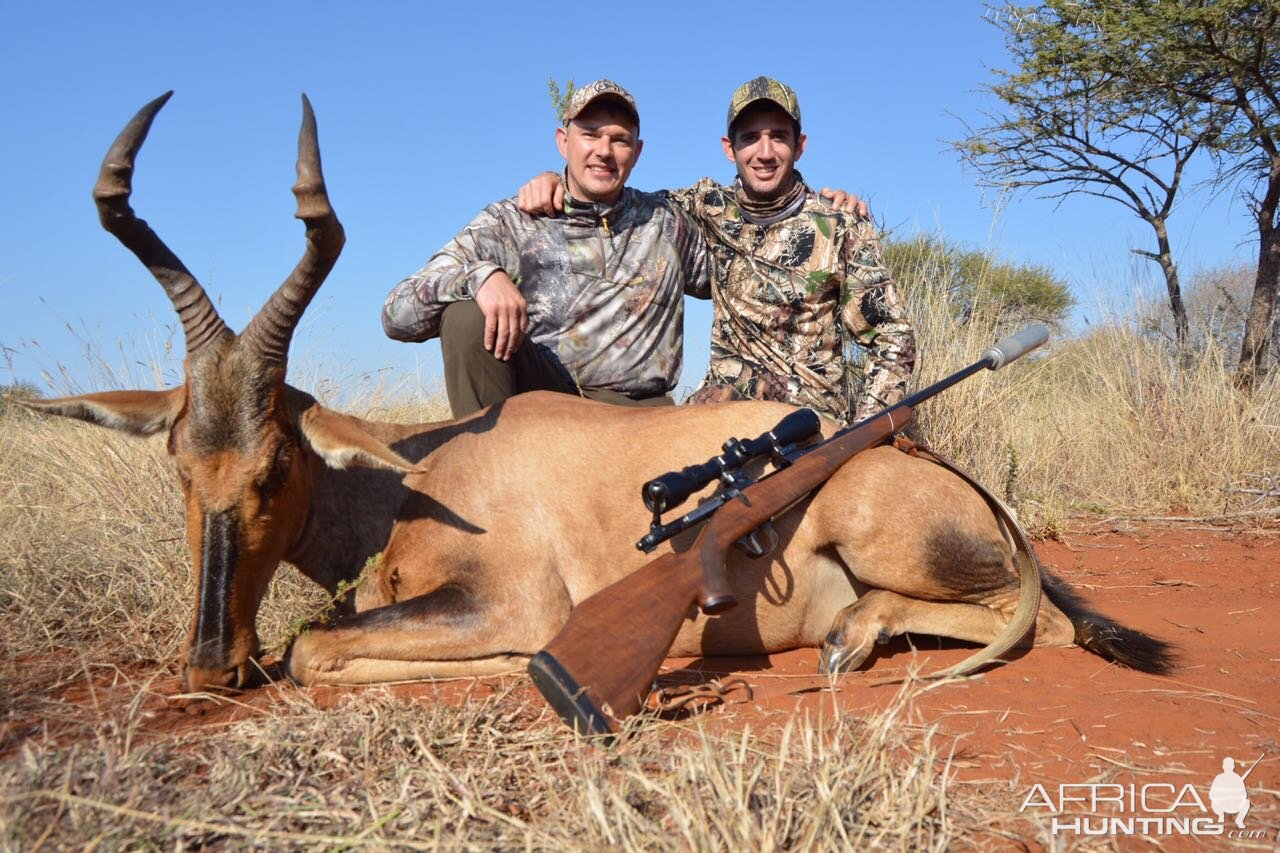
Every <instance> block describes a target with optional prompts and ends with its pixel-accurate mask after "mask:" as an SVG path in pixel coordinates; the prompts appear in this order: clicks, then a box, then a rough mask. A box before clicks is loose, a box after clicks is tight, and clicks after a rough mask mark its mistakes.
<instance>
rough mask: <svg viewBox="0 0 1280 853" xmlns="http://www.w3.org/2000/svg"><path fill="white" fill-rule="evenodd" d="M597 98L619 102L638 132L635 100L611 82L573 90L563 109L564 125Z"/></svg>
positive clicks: (604, 81)
mask: <svg viewBox="0 0 1280 853" xmlns="http://www.w3.org/2000/svg"><path fill="white" fill-rule="evenodd" d="M597 98H611V99H613V100H615V101H621V102H622V106H623V107H624V108H626V110H627V112H629V113H631V117H632V118H634V119H635V120H636V131H637V132H638V131H639V130H640V111H639V110H638V109H636V99H635V98H633V97H631V93H630V92H628V91H627V90H626V89H624V88H622V87H621V86H619V85H618V84H617V83H615V82H613V81H612V80H596V81H594V82H592V83H588V84H587V85H585V86H582V87H580V88H577V89H574V90H573V94H572V95H570V96H569V103H568V104H566V105H565V108H564V123H565V124H568V123H569V122H571V121H573V120H574V119H575V118H577V117H578V115H579V114H580V113H581V112H582V111H583V110H585V109H586V108H587V105H588V104H590V103H592V102H593V101H595V100H596V99H597Z"/></svg>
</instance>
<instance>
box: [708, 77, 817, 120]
mask: <svg viewBox="0 0 1280 853" xmlns="http://www.w3.org/2000/svg"><path fill="white" fill-rule="evenodd" d="M756 101H772V102H773V103H775V104H777V105H778V106H779V107H781V108H782V111H783V112H785V113H786V114H787V115H789V116H791V117H792V118H793V119H795V120H796V124H800V99H799V98H797V97H796V93H795V90H794V89H792V88H791V87H790V86H788V85H787V84H786V83H779V82H778V81H777V80H774V79H773V78H772V77H757V78H756V79H754V80H748V81H747V82H745V83H743V84H742V85H741V86H739V87H738V88H737V90H736V91H735V92H734V93H733V97H732V98H730V99H729V121H728V122H727V123H726V125H725V126H726V127H733V121H734V119H736V118H737V117H738V116H740V115H742V111H743V110H745V109H746V108H747V107H749V106H751V105H752V104H754V103H755V102H756Z"/></svg>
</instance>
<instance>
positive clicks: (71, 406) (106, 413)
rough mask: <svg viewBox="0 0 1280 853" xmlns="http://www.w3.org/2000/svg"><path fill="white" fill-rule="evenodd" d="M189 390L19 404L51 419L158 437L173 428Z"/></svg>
mask: <svg viewBox="0 0 1280 853" xmlns="http://www.w3.org/2000/svg"><path fill="white" fill-rule="evenodd" d="M185 390H186V389H185V388H184V387H183V386H178V387H177V388H170V389H168V390H166V391H101V392H99V393H97V394H81V395H80V396H78V397H59V398H56V399H53V400H33V399H24V400H15V401H14V402H16V403H18V405H20V406H25V407H26V408H28V409H31V410H32V411H36V412H42V413H44V414H47V415H58V416H60V417H64V418H76V419H78V420H82V421H88V422H89V423H91V424H98V425H99V426H104V427H109V428H111V429H118V430H120V431H121V432H127V433H131V434H133V435H142V436H146V435H155V434H156V433H158V432H160V431H162V430H167V429H169V428H170V427H172V426H173V422H174V421H175V420H176V419H177V417H178V414H179V413H180V412H181V411H182V404H183V400H184V398H185Z"/></svg>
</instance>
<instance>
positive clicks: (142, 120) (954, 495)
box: [28, 94, 1171, 690]
mask: <svg viewBox="0 0 1280 853" xmlns="http://www.w3.org/2000/svg"><path fill="white" fill-rule="evenodd" d="M168 97H169V96H168V95H167V94H166V95H165V96H163V97H161V98H158V99H157V100H155V101H153V102H152V103H151V104H148V105H147V106H146V107H144V108H143V109H142V110H141V111H140V112H139V113H138V115H137V117H136V118H134V120H133V121H132V122H131V123H130V124H129V125H128V127H126V128H125V130H124V131H123V132H122V133H121V134H120V136H119V138H118V139H117V140H116V143H115V144H114V145H113V146H112V148H111V150H110V152H109V153H108V154H107V157H106V160H105V161H104V163H103V166H102V171H101V174H100V176H99V178H98V183H97V185H96V186H95V188H94V198H95V200H96V201H97V204H98V208H99V212H100V214H101V219H102V222H103V225H104V226H105V227H106V228H107V229H108V230H109V231H111V232H112V233H113V234H115V235H116V236H117V237H118V238H119V239H120V240H121V242H123V243H124V244H125V245H126V246H127V247H128V248H129V249H130V250H132V251H133V252H134V254H136V255H137V256H138V258H139V259H140V260H142V262H143V263H144V264H146V265H147V266H148V267H149V268H150V269H151V271H152V273H153V274H154V275H155V276H156V278H157V279H159V281H160V283H161V284H162V285H163V286H164V288H165V290H166V292H167V293H168V294H169V296H170V299H171V300H172V301H173V304H174V307H175V308H176V309H177V311H178V314H179V316H180V317H181V319H182V324H183V329H184V331H185V333H186V340H187V356H186V361H185V373H186V381H185V382H184V384H183V385H181V386H179V387H177V388H173V389H170V390H167V391H154V392H144V391H123V392H108V393H100V394H87V395H83V396H79V397H69V398H65V399H60V400H45V401H31V402H29V403H28V405H31V406H32V407H34V408H38V409H40V410H43V411H46V412H50V413H54V414H59V415H64V416H69V417H76V418H81V419H83V420H87V421H92V422H95V423H98V424H102V425H104V426H110V427H114V428H117V429H122V430H125V431H128V432H132V433H134V434H138V435H151V434H154V433H158V432H160V431H162V430H164V431H167V432H168V436H169V445H168V446H169V452H170V454H171V455H172V456H173V457H174V460H175V464H176V468H177V471H178V476H179V479H180V480H181V483H182V491H183V495H184V498H185V502H186V520H187V538H188V541H189V544H190V547H191V557H192V563H193V569H194V574H195V581H196V606H195V613H194V616H193V620H192V625H191V634H190V641H189V646H188V650H187V657H186V664H185V667H184V684H185V686H186V688H187V689H189V690H200V689H207V688H220V687H228V686H230V687H236V686H242V685H243V684H245V683H246V681H247V680H248V677H249V673H250V669H251V666H252V662H253V659H254V656H255V655H256V654H257V652H258V639H257V633H256V630H255V620H256V615H257V610H258V606H259V603H260V601H261V598H262V594H263V592H264V590H265V588H266V586H267V582H268V581H269V579H270V578H271V576H272V574H273V572H274V571H275V569H276V566H277V564H278V563H279V562H280V561H282V560H283V561H286V562H289V563H292V564H293V565H294V566H296V567H297V568H298V569H299V570H301V571H302V572H303V573H304V574H306V575H307V576H308V577H310V578H312V579H314V580H316V581H317V582H318V583H320V584H322V585H323V586H324V587H325V588H326V589H329V590H331V591H332V590H333V589H334V588H335V587H336V586H337V584H338V582H339V581H340V580H343V579H354V578H355V576H356V575H357V574H358V573H359V572H360V570H361V568H362V567H363V566H364V565H365V563H366V561H367V559H368V558H369V557H370V556H373V555H375V554H377V553H378V552H382V553H381V556H380V558H379V559H378V560H376V561H374V562H373V563H372V564H371V568H370V570H369V577H368V578H367V582H366V583H365V584H363V585H362V586H361V587H360V588H359V589H358V591H357V594H356V600H355V610H356V612H355V613H354V614H352V613H349V612H348V613H347V614H345V615H344V616H343V617H341V618H340V619H339V620H338V622H337V623H336V624H335V625H333V626H330V627H323V626H314V627H313V628H312V629H311V630H310V631H309V632H307V633H304V634H303V635H301V636H300V637H299V638H298V639H297V640H295V642H294V644H293V646H292V647H291V649H290V651H289V655H288V656H287V659H286V668H287V669H288V672H289V674H290V675H291V676H292V677H294V678H295V679H297V680H299V681H301V682H304V683H314V682H346V683H358V682H374V681H387V680H396V679H405V678H422V677H431V676H444V675H458V674H484V673H491V672H498V671H503V670H509V669H514V668H517V667H519V666H520V665H521V664H523V663H524V662H525V661H526V660H527V659H528V658H529V656H530V655H532V654H533V653H534V652H536V651H537V650H538V649H539V648H541V646H542V645H544V644H545V643H546V642H547V641H548V640H550V639H551V637H552V636H554V635H555V634H556V632H557V631H558V630H559V629H560V627H561V626H562V625H563V623H564V621H565V619H566V617H567V615H568V613H569V610H570V608H572V607H573V605H574V604H575V603H576V602H578V601H581V600H582V599H584V598H585V597H587V596H589V595H591V594H592V593H594V592H596V591H597V590H599V589H602V588H603V587H605V586H606V585H608V584H610V583H612V582H613V581H615V580H617V579H619V578H621V577H623V576H624V575H625V574H627V573H628V572H631V571H633V570H634V569H636V568H638V567H639V566H640V565H641V564H643V562H644V561H646V560H648V559H650V558H649V557H647V556H645V555H643V554H640V553H639V552H637V551H636V550H635V548H634V546H633V544H632V543H633V542H634V541H635V540H636V538H637V537H638V535H639V534H640V533H642V532H643V530H644V527H645V524H646V523H647V521H648V516H647V513H646V512H645V511H644V509H643V506H642V505H641V502H640V500H639V497H638V495H639V493H640V486H641V484H642V483H643V482H644V481H646V480H647V479H649V478H650V477H652V476H653V475H654V474H656V473H659V472H661V471H665V470H672V469H676V468H680V467H683V466H685V465H689V464H692V463H696V462H701V461H703V460H705V459H707V458H708V457H710V456H712V455H714V454H715V453H716V452H718V450H719V445H720V443H721V442H722V441H723V440H724V439H725V438H726V437H727V436H729V435H755V434H759V433H761V432H764V431H765V430H767V429H769V428H770V427H772V426H773V425H774V424H775V423H776V422H777V421H778V420H779V419H780V418H781V417H782V416H783V415H784V414H786V413H787V412H788V411H789V408H788V407H786V406H784V405H781V404H777V403H729V404H722V405H714V406H713V405H708V406H684V407H674V408H665V409H663V408H658V409H641V410H635V409H624V408H618V407H613V406H608V405H605V404H601V403H595V402H591V401H588V400H583V399H579V398H575V397H571V396H567V395H561V394H549V393H535V394H525V395H521V396H519V397H515V398H512V399H510V400H508V401H506V402H505V403H502V404H499V405H497V406H494V407H492V408H490V409H487V410H485V411H483V412H480V413H478V414H476V415H474V416H471V417H469V418H465V419H463V420H459V421H450V422H444V423H439V424H426V425H394V424H383V423H376V422H372V421H366V420H361V419H358V418H354V417H350V416H347V415H342V414H338V413H335V412H332V411H330V410H328V409H325V408H324V407H322V406H320V405H319V404H318V403H316V401H315V400H314V399H313V398H311V397H310V396H309V395H307V394H305V393H303V392H302V391H299V390H297V389H295V388H292V387H290V386H289V385H287V384H286V383H285V370H286V361H287V358H286V357H287V353H288V348H289V341H290V338H291V336H292V333H293V329H294V326H295V325H296V324H297V322H298V319H299V317H300V316H301V314H302V312H303V310H304V309H305V308H306V306H307V304H308V303H309V302H310V300H311V298H312V296H313V295H314V294H315V292H316V289H317V288H318V287H319V286H320V284H321V282H322V281H323V280H324V278H325V276H326V275H327V274H328V272H329V270H330V269H331V268H332V266H333V264H334V262H335V261H336V259H337V257H338V253H339V251H340V250H341V248H342V243H343V232H342V226H341V225H340V224H339V223H338V219H337V217H336V216H335V215H334V213H333V210H332V208H331V207H330V205H329V201H328V197H327V194H326V192H325V187H324V181H323V178H322V176H321V171H320V157H319V152H318V148H317V143H316V131H315V119H314V116H313V115H312V112H311V107H310V105H309V104H308V103H307V102H306V99H305V98H304V99H303V107H304V118H303V124H302V131H301V134H300V137H299V146H298V182H297V184H296V185H295V186H294V193H295V195H296V196H297V199H298V212H297V216H298V217H299V218H300V219H302V220H303V221H304V222H305V223H306V225H307V248H306V252H305V254H304V256H303V259H302V261H301V262H300V263H299V264H298V265H297V267H296V268H295V269H294V271H293V274H292V275H291V276H290V277H289V278H288V279H287V280H286V281H285V283H284V284H283V285H282V286H281V287H280V289H279V290H278V291H277V292H276V293H275V294H274V295H273V296H272V297H271V299H270V300H269V301H268V302H267V304H266V305H265V306H264V307H263V308H262V310H261V311H260V312H259V313H258V314H257V315H256V316H255V317H254V318H253V319H252V320H251V321H250V323H249V324H248V326H247V327H246V328H245V330H244V331H243V332H242V333H241V334H240V335H238V336H237V335H235V334H234V333H232V332H231V331H230V330H229V329H228V328H227V326H226V324H225V323H223V321H222V320H221V319H220V318H219V316H218V313H217V311H216V310H215V309H214V307H213V305H212V303H211V302H210V300H209V298H208V297H207V295H206V294H205V292H204V290H203V289H202V288H201V286H200V285H199V284H198V283H197V282H196V280H195V279H194V277H192V275H191V274H190V273H189V272H188V271H187V270H186V269H185V268H184V267H183V265H182V264H181V262H180V261H178V259H177V258H176V257H174V256H173V254H172V253H171V252H170V251H169V250H168V249H167V248H166V247H165V245H164V244H163V243H162V242H161V241H160V239H159V238H158V237H157V236H156V235H155V234H154V233H153V232H152V231H151V230H150V228H148V227H147V225H146V223H144V222H142V221H141V220H139V219H138V218H137V217H136V216H135V215H134V213H133V211H132V209H131V208H130V207H129V203H128V199H129V194H130V189H131V186H130V182H131V177H132V172H133V164H134V159H135V157H136V155H137V152H138V149H139V148H140V146H141V145H142V142H143V140H144V138H145V137H146V134H147V131H148V129H149V127H150V125H151V122H152V120H153V119H154V117H155V114H156V113H157V112H158V111H159V109H160V107H161V106H163V104H164V102H165V101H166V100H167V99H168ZM410 460H412V461H410ZM348 464H356V465H360V466H370V467H369V468H368V469H364V468H360V469H355V470H346V468H345V466H346V465H348ZM406 474H407V475H408V476H406ZM393 523H394V525H393ZM776 531H777V533H778V537H779V542H778V546H777V548H776V549H775V550H774V551H773V552H772V554H771V555H770V556H769V557H768V558H767V559H759V560H754V561H752V560H747V559H745V558H744V557H742V556H741V555H736V556H735V557H733V558H732V559H731V561H730V565H729V567H728V573H729V577H730V578H731V583H732V586H733V588H734V592H735V594H736V596H737V598H738V600H739V602H741V604H740V606H739V607H738V608H736V609H734V610H731V611H729V612H728V613H726V614H723V615H721V616H717V617H714V618H710V619H708V618H706V617H701V616H700V617H698V618H697V619H696V620H693V621H691V622H689V623H688V624H687V627H686V628H685V629H684V630H683V631H682V632H681V634H680V636H679V637H678V638H677V640H676V644H675V646H674V647H673V654H678V655H688V654H752V653H761V652H770V651H778V650H782V649H787V648H794V647H798V646H818V645H822V646H823V655H822V665H823V667H824V669H829V670H842V669H849V668H853V667H857V666H859V665H861V664H862V663H863V661H865V660H866V658H867V657H868V655H869V654H870V653H871V651H872V650H873V647H874V644H875V643H876V642H883V641H884V640H886V639H887V638H888V637H890V636H893V635H897V634H901V633H904V632H907V631H913V632H918V633H931V634H940V635H943V636H950V637H956V638H960V639H964V640H970V641H974V642H987V641H989V640H991V639H992V638H993V637H994V636H995V635H996V634H997V633H998V632H999V631H1000V629H1001V628H1002V627H1003V626H1005V625H1006V624H1008V622H1009V619H1010V616H1011V614H1012V612H1013V610H1014V607H1015V604H1016V601H1017V598H1018V579H1017V577H1016V575H1015V573H1014V569H1013V563H1012V560H1011V552H1010V546H1009V544H1008V543H1007V541H1006V539H1005V537H1004V536H1003V535H1002V533H1001V531H1000V527H999V524H998V523H997V520H996V518H995V516H994V515H993V513H992V511H991V509H990V508H989V506H988V505H987V503H986V502H985V500H984V499H982V498H981V497H980V496H979V495H978V494H977V493H976V492H974V490H973V489H972V488H971V487H970V486H968V485H967V484H965V483H964V482H963V481H962V480H961V479H959V478H958V477H956V476H955V475H953V474H951V473H950V472H948V471H946V470H945V469H943V468H941V467H939V466H937V465H934V464H932V463H930V462H926V461H923V460H921V459H917V458H913V457H911V456H908V455H906V454H903V453H900V452H898V451H897V450H894V449H892V448H887V447H881V448H876V449H873V450H870V451H867V452H865V453H863V454H860V455H858V456H856V457H855V458H854V459H852V460H851V461H850V462H849V463H847V464H846V465H844V466H843V468H841V469H840V471H839V472H838V473H837V474H836V476H834V477H833V478H832V479H831V480H830V481H828V482H827V483H826V484H825V485H824V486H823V487H822V488H821V489H820V490H819V491H817V492H816V493H814V494H813V495H812V496H810V497H809V498H807V499H806V500H804V501H802V502H801V503H800V504H799V505H798V506H797V507H796V508H795V509H793V510H792V511H790V512H789V513H788V514H787V515H785V516H784V517H783V518H781V519H779V520H778V522H777V524H776ZM691 535H692V532H690V533H686V534H684V535H683V536H682V537H678V538H677V539H675V540H673V542H672V543H668V545H666V546H664V547H676V548H679V547H685V546H687V541H688V538H689V537H690V536H691ZM1045 592H1046V593H1047V597H1048V601H1046V602H1045V603H1044V605H1043V606H1042V607H1041V610H1040V612H1039V615H1038V617H1037V619H1036V623H1035V627H1034V635H1033V636H1034V642H1035V643H1036V644H1037V645H1070V644H1071V643H1072V642H1073V641H1074V642H1079V643H1081V644H1082V645H1084V646H1086V647H1087V648H1089V649H1090V650H1092V651H1095V652H1097V653H1099V654H1102V655H1103V656H1105V657H1107V658H1109V659H1112V660H1116V661H1119V662H1121V663H1124V664H1127V665H1130V666H1134V667H1138V668H1140V669H1144V670H1148V671H1157V672H1158V671H1163V670H1165V669H1167V668H1168V667H1169V665H1170V663H1171V655H1170V649H1169V648H1168V646H1166V645H1165V644H1164V643H1162V642H1160V641H1159V640H1155V639H1152V638H1150V637H1147V636H1146V635H1144V634H1141V633H1139V632H1137V631H1132V630H1130V629H1127V628H1123V627H1121V626H1119V625H1116V624H1115V623H1114V622H1111V621H1110V620H1108V619H1106V618H1105V617H1103V616H1100V615H1099V614H1097V613H1095V612H1093V611H1091V610H1090V609H1088V608H1087V607H1086V606H1085V605H1083V604H1082V603H1081V602H1080V601H1078V600H1077V599H1076V598H1075V597H1074V596H1073V595H1072V594H1071V593H1070V592H1069V591H1068V590H1066V589H1065V588H1064V587H1063V586H1062V585H1061V584H1060V583H1058V582H1056V581H1053V580H1052V579H1046V583H1045Z"/></svg>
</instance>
